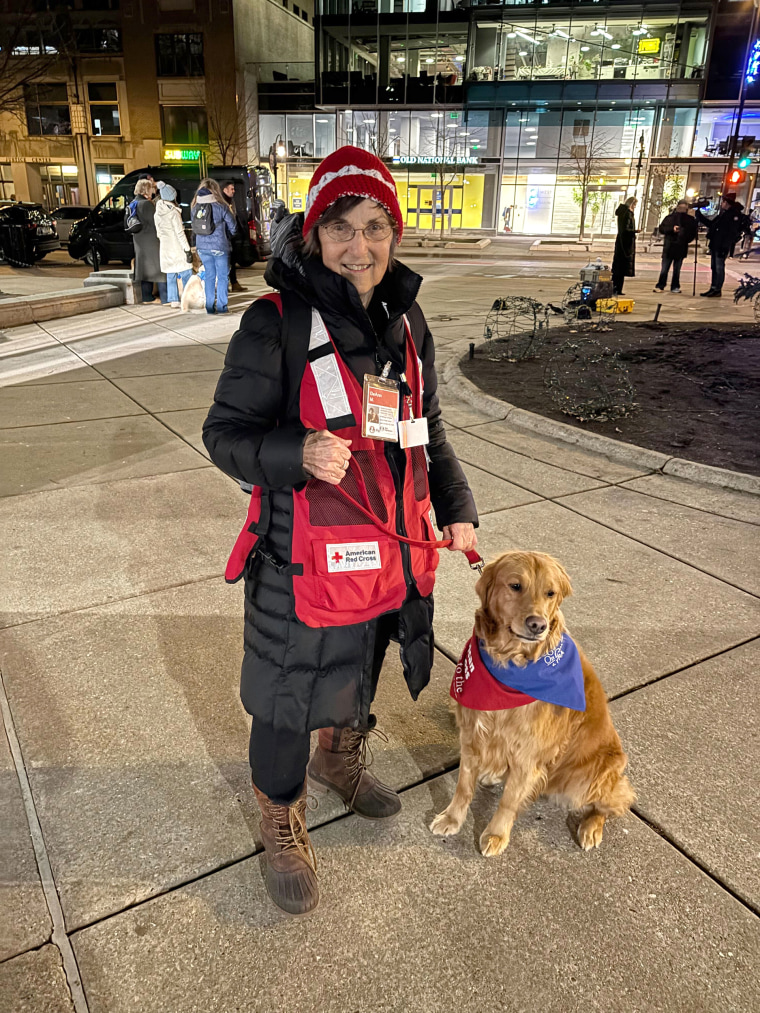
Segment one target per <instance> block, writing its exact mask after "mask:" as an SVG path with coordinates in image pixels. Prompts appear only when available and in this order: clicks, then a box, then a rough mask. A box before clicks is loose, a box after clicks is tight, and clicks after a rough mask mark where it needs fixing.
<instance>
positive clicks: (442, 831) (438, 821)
mask: <svg viewBox="0 0 760 1013" xmlns="http://www.w3.org/2000/svg"><path fill="white" fill-rule="evenodd" d="M430 829H431V830H432V831H433V833H434V834H438V835H439V836H440V837H450V836H451V834H458V833H459V831H460V830H461V829H462V821H461V820H458V819H456V818H455V817H454V816H452V815H451V813H450V812H449V811H448V809H444V810H443V812H442V813H438V815H437V816H436V817H435V819H434V820H433V822H432V823H431V824H430Z"/></svg>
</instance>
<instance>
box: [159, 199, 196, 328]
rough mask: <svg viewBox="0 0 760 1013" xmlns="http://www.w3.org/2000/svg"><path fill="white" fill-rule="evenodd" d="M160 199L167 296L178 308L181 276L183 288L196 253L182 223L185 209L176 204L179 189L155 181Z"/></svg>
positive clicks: (161, 241) (160, 243)
mask: <svg viewBox="0 0 760 1013" xmlns="http://www.w3.org/2000/svg"><path fill="white" fill-rule="evenodd" d="M156 187H157V188H158V196H159V200H158V201H157V203H156V216H155V223H156V233H157V235H158V242H159V249H160V257H161V270H162V271H163V272H164V273H165V274H166V298H167V301H168V302H169V303H170V304H171V305H172V306H173V307H174V308H175V309H178V308H179V304H180V303H179V287H178V284H177V280H178V279H181V281H182V285H183V287H184V286H185V285H186V284H187V282H188V280H189V278H190V276H191V275H192V273H193V270H192V267H191V266H190V265H191V264H192V262H193V255H192V253H191V252H190V244H189V243H188V241H187V236H186V235H185V229H184V226H183V225H182V211H181V210H180V208H179V206H178V205H177V204H176V203H175V202H176V200H177V191H176V190H175V189H174V187H173V186H169V184H168V183H162V182H160V181H159V182H158V183H156Z"/></svg>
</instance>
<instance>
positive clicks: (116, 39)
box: [74, 25, 121, 53]
mask: <svg viewBox="0 0 760 1013" xmlns="http://www.w3.org/2000/svg"><path fill="white" fill-rule="evenodd" d="M74 40H75V43H76V48H77V51H78V52H80V53H120V52H121V31H120V30H119V29H118V28H99V27H97V26H96V25H84V26H83V27H81V28H75V29H74Z"/></svg>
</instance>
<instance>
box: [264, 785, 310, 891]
mask: <svg viewBox="0 0 760 1013" xmlns="http://www.w3.org/2000/svg"><path fill="white" fill-rule="evenodd" d="M308 804H309V808H310V809H315V808H316V805H311V804H310V803H308ZM266 806H267V809H268V810H269V816H270V818H271V819H272V820H273V822H274V823H275V825H276V827H277V829H276V831H275V840H276V841H277V844H278V846H279V847H280V849H281V850H282V851H295V852H297V853H298V854H299V855H300V856H301V858H303V860H304V861H305V862H306V864H307V865H309V866H311V869H312V870H313V871H314V872H315V873H316V871H317V855H316V852H315V851H314V846H313V845H312V843H311V840H310V838H309V834H308V831H307V829H306V806H307V799H306V797H304V798H300V799H298V801H297V802H294V803H293V805H277V804H276V803H274V802H271V801H270V800H269V799H267V802H266Z"/></svg>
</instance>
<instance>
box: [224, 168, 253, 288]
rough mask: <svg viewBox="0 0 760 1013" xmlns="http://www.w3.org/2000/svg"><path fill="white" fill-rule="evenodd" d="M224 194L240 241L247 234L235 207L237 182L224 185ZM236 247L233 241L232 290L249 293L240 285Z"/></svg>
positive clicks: (236, 238) (231, 257)
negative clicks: (235, 223)
mask: <svg viewBox="0 0 760 1013" xmlns="http://www.w3.org/2000/svg"><path fill="white" fill-rule="evenodd" d="M222 193H223V194H224V199H225V200H226V201H227V203H228V204H229V206H230V213H231V214H232V217H233V218H234V219H235V221H236V222H237V227H238V233H237V236H236V237H235V240H237V241H239V239H240V238H241V236H242V235H244V234H245V223H244V222H241V221H240V216H239V215H238V213H237V208H236V206H235V180H234V179H231V180H229V181H228V182H227V183H225V184H224V186H223V187H222ZM235 245H236V243H235V241H233V242H232V244H231V250H230V288H231V289H232V291H233V292H247V291H248V289H247V288H244V287H243V286H242V285H241V284H240V282H239V281H238V278H237V259H238V258H237V252H236V250H235Z"/></svg>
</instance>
